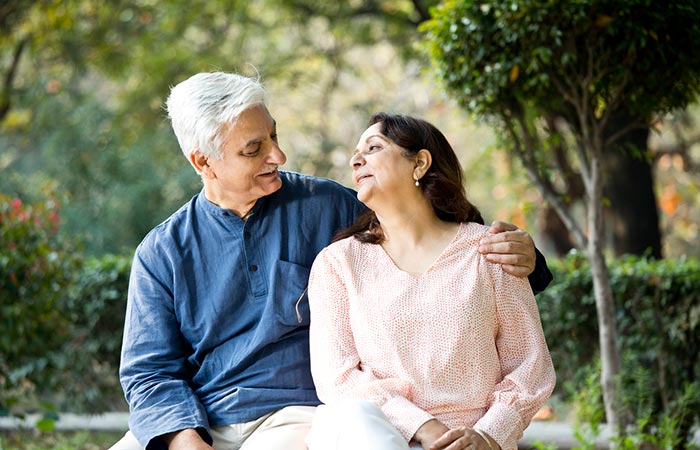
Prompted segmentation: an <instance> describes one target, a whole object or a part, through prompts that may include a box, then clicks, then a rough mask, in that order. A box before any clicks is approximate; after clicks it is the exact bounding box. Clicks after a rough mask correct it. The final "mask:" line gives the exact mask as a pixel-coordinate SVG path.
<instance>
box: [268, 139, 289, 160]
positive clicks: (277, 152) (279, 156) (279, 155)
mask: <svg viewBox="0 0 700 450" xmlns="http://www.w3.org/2000/svg"><path fill="white" fill-rule="evenodd" d="M268 160H269V162H271V163H273V164H278V165H282V164H284V163H286V162H287V155H285V154H284V152H283V151H282V149H281V148H280V147H279V145H277V144H273V146H272V151H271V152H270V155H269V158H268Z"/></svg>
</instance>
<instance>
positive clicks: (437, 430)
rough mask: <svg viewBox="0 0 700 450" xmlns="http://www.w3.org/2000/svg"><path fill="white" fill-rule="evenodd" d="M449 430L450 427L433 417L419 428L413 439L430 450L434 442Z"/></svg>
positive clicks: (425, 449)
mask: <svg viewBox="0 0 700 450" xmlns="http://www.w3.org/2000/svg"><path fill="white" fill-rule="evenodd" d="M448 431H450V429H449V428H447V427H446V426H445V425H444V424H443V423H442V422H440V421H439V420H437V419H431V420H429V421H427V422H425V423H424V424H423V425H421V426H420V428H418V430H417V431H416V434H414V435H413V439H412V440H413V441H416V442H418V443H419V444H420V445H422V446H423V450H429V449H430V448H431V447H430V446H431V445H432V443H433V442H435V441H436V440H437V439H438V438H440V436H442V435H444V434H445V433H446V432H448Z"/></svg>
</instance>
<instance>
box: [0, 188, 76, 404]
mask: <svg viewBox="0 0 700 450" xmlns="http://www.w3.org/2000/svg"><path fill="white" fill-rule="evenodd" d="M59 220H60V218H59V210H58V205H57V204H56V202H55V200H52V199H49V200H47V201H45V202H43V203H36V204H31V205H30V204H25V203H23V202H22V200H20V199H19V198H11V197H8V196H5V195H0V312H1V314H0V317H1V321H2V327H1V328H2V334H1V335H0V386H1V387H2V390H1V392H2V394H1V395H0V413H1V412H3V411H4V412H5V413H7V412H8V411H9V409H10V406H12V405H13V404H14V403H15V402H16V398H15V397H14V394H15V389H16V388H18V387H21V386H33V385H35V384H36V383H41V382H43V381H44V380H45V379H46V378H50V377H51V376H52V375H53V374H54V371H55V370H56V369H58V368H59V366H60V361H59V360H58V357H59V355H58V351H59V350H61V349H62V346H63V344H64V343H66V342H67V341H68V340H70V338H71V335H70V327H69V318H68V317H67V315H66V314H65V312H66V310H65V307H66V300H67V292H68V289H69V288H70V287H71V285H72V282H73V277H74V276H75V275H76V274H77V271H78V270H79V269H80V263H81V261H80V258H79V257H77V256H76V252H75V250H76V249H75V247H74V246H72V245H70V244H69V243H68V242H66V241H63V240H61V239H59V238H58V234H57V232H58V222H59Z"/></svg>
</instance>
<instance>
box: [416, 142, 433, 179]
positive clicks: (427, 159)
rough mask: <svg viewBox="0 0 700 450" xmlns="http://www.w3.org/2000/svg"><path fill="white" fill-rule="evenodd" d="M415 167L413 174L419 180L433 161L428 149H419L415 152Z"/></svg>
mask: <svg viewBox="0 0 700 450" xmlns="http://www.w3.org/2000/svg"><path fill="white" fill-rule="evenodd" d="M415 161H416V168H415V170H414V171H413V174H414V175H415V176H416V177H417V178H418V179H419V180H420V179H421V178H423V175H425V173H426V172H427V171H428V169H430V165H431V164H432V163H433V155H431V154H430V151H429V150H426V149H421V150H419V151H418V153H416V158H415Z"/></svg>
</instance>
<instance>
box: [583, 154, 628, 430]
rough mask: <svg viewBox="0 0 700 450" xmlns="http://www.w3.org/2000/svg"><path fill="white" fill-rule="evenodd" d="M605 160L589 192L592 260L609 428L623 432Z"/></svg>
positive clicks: (594, 163) (594, 167)
mask: <svg viewBox="0 0 700 450" xmlns="http://www.w3.org/2000/svg"><path fill="white" fill-rule="evenodd" d="M600 166H601V161H600V160H598V159H597V158H595V157H593V158H592V160H591V172H590V179H589V180H588V181H589V182H588V183H587V187H586V190H587V191H588V205H587V206H588V208H587V211H588V212H587V214H588V247H587V249H586V251H587V256H588V260H589V262H590V263H591V271H592V274H593V291H594V293H595V301H596V311H597V314H598V330H599V336H598V337H599V341H600V360H601V387H602V390H603V402H604V403H605V416H606V421H607V424H608V427H609V429H610V431H611V432H612V433H613V434H614V435H619V433H620V431H621V426H622V425H623V422H622V417H623V412H622V410H621V404H620V403H619V398H618V394H617V384H616V383H617V376H618V374H619V373H620V353H619V349H618V347H617V323H616V312H615V300H614V297H613V293H612V287H611V286H610V274H609V272H608V267H607V264H606V261H605V256H604V255H603V248H604V239H605V227H604V222H603V202H602V200H603V198H602V197H603V180H602V179H601V167H600Z"/></svg>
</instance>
